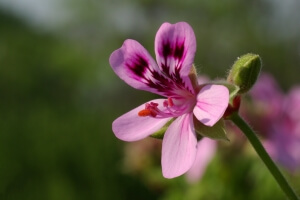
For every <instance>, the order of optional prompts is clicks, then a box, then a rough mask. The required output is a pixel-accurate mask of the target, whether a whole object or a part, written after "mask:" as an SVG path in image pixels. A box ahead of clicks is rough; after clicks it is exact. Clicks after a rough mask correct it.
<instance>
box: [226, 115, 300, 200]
mask: <svg viewBox="0 0 300 200" xmlns="http://www.w3.org/2000/svg"><path fill="white" fill-rule="evenodd" d="M229 118H230V119H231V120H232V121H233V123H234V124H235V125H237V126H238V127H239V129H241V131H242V132H243V133H244V134H245V135H246V137H247V138H248V139H249V141H250V143H251V144H252V146H253V148H254V149H255V151H256V152H257V154H258V155H259V157H260V158H261V159H262V161H263V162H264V163H265V165H266V166H267V168H268V169H269V170H270V172H271V174H272V175H273V176H274V178H275V179H276V181H277V183H278V184H279V186H280V187H281V189H282V190H283V191H284V192H285V194H286V195H287V196H288V197H289V199H291V200H299V197H298V196H297V194H296V193H295V191H294V190H293V188H292V187H291V186H290V185H289V183H288V182H287V180H286V179H285V178H284V176H283V175H282V173H281V172H280V171H279V169H278V167H277V166H276V165H275V163H274V162H273V160H272V159H271V158H270V156H269V154H268V153H267V152H266V150H265V149H264V147H263V146H262V144H261V142H260V141H259V139H258V137H257V136H256V134H255V133H254V131H253V130H252V129H251V127H250V126H249V125H248V124H247V123H246V122H245V121H244V120H243V119H242V118H241V117H240V116H239V114H238V113H237V112H235V113H232V114H231V116H230V117H229Z"/></svg>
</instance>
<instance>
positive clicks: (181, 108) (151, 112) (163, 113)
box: [138, 97, 190, 118]
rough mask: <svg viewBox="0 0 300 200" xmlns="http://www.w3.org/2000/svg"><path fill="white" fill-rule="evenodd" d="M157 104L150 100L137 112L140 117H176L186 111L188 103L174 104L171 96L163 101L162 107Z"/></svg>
mask: <svg viewBox="0 0 300 200" xmlns="http://www.w3.org/2000/svg"><path fill="white" fill-rule="evenodd" d="M158 106H159V104H158V103H154V102H150V103H146V104H145V109H143V110H141V111H139V112H138V115H139V116H140V117H147V116H151V117H155V118H167V117H178V116H180V115H182V114H183V113H186V112H188V110H189V107H190V105H189V104H186V103H185V104H182V103H181V104H180V105H176V104H175V103H174V101H173V99H172V98H171V97H169V98H168V99H166V100H165V101H164V102H163V107H162V108H161V109H160V108H158Z"/></svg>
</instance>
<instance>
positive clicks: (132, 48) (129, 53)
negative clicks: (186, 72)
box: [109, 39, 179, 97]
mask: <svg viewBox="0 0 300 200" xmlns="http://www.w3.org/2000/svg"><path fill="white" fill-rule="evenodd" d="M109 63H110V65H111V66H112V68H113V70H114V71H115V73H116V74H117V75H118V76H119V77H120V78H121V79H122V80H124V81H125V82H126V83H127V84H128V85H130V86H132V87H133V88H136V89H140V90H146V91H149V92H153V93H156V94H159V95H162V96H166V97H168V96H176V91H177V90H178V86H177V85H179V83H176V82H174V81H173V80H171V79H170V78H169V77H167V76H166V75H165V74H164V73H163V72H162V71H161V69H160V68H159V67H158V66H157V64H156V62H155V61H154V59H153V58H152V57H151V56H150V54H149V53H148V51H147V50H146V49H145V48H144V47H143V46H142V45H141V44H140V43H138V42H137V41H135V40H130V39H128V40H125V42H124V44H123V45H122V47H121V48H119V49H117V50H115V51H114V52H113V53H112V54H111V56H110V58H109ZM177 93H178V92H177Z"/></svg>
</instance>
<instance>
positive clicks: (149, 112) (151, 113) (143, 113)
mask: <svg viewBox="0 0 300 200" xmlns="http://www.w3.org/2000/svg"><path fill="white" fill-rule="evenodd" d="M138 115H139V116H140V117H147V116H152V117H156V115H157V113H156V112H155V111H154V110H151V109H144V110H141V111H139V113H138Z"/></svg>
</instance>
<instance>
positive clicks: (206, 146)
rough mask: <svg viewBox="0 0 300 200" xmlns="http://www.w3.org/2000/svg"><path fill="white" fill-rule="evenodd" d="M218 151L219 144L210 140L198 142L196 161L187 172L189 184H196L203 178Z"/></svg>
mask: <svg viewBox="0 0 300 200" xmlns="http://www.w3.org/2000/svg"><path fill="white" fill-rule="evenodd" d="M216 150H217V142H216V141H215V140H212V139H210V138H203V139H202V140H200V141H199V142H198V145H197V154H196V159H195V162H194V164H193V165H192V167H191V168H190V169H189V170H188V171H187V173H186V178H187V180H188V182H190V183H194V182H197V181H198V180H199V179H201V178H202V175H203V174H204V172H205V170H206V167H207V165H208V164H209V162H210V161H211V160H212V158H213V157H214V155H215V153H216Z"/></svg>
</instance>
